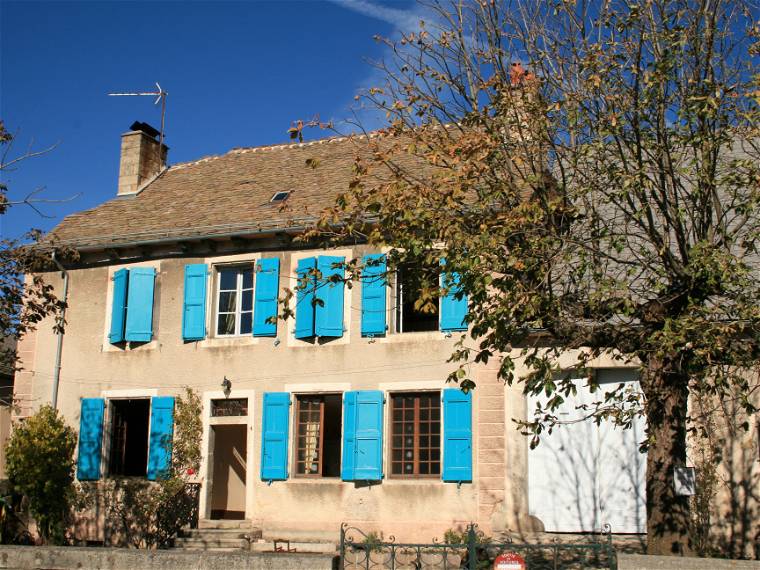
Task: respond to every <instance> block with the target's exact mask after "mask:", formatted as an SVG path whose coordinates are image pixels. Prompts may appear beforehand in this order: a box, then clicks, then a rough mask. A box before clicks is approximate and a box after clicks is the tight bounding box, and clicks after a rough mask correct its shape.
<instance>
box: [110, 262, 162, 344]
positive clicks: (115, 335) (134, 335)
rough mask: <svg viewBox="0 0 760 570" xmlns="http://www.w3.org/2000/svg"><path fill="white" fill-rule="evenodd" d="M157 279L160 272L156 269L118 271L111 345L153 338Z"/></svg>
mask: <svg viewBox="0 0 760 570" xmlns="http://www.w3.org/2000/svg"><path fill="white" fill-rule="evenodd" d="M155 280H156V270H155V269H154V268H153V267H133V268H132V269H119V270H117V271H115V272H114V274H113V291H112V292H113V298H112V301H111V326H110V330H109V333H108V341H109V342H110V343H112V344H117V343H121V342H124V341H129V342H149V341H150V340H151V338H153V293H154V288H155Z"/></svg>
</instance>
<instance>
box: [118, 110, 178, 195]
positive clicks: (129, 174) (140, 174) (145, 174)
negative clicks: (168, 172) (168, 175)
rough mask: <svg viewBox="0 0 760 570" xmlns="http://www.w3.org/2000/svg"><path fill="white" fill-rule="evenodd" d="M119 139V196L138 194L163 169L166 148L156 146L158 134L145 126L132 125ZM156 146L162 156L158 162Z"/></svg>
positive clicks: (140, 124)
mask: <svg viewBox="0 0 760 570" xmlns="http://www.w3.org/2000/svg"><path fill="white" fill-rule="evenodd" d="M129 129H130V130H129V131H128V132H126V133H124V134H123V135H121V159H120V160H119V189H118V191H117V193H116V194H117V195H118V196H126V195H130V194H137V192H139V191H140V190H142V188H143V187H144V186H145V185H146V184H147V183H148V182H150V181H151V180H153V179H154V178H155V177H156V176H157V175H158V174H159V173H160V172H161V171H162V170H163V169H164V167H165V166H166V153H167V151H168V150H169V149H168V147H167V146H166V145H161V143H160V142H159V135H160V133H159V131H157V130H156V129H154V128H153V127H151V126H150V125H149V124H147V123H141V122H138V121H135V122H134V123H132V126H131V127H130V128H129ZM159 145H161V147H162V148H161V156H160V158H159V150H158V148H159Z"/></svg>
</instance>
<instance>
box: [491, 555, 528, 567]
mask: <svg viewBox="0 0 760 570" xmlns="http://www.w3.org/2000/svg"><path fill="white" fill-rule="evenodd" d="M527 568H528V567H527V566H526V565H525V560H524V559H523V557H522V556H519V555H517V554H515V553H514V552H505V553H504V554H499V555H498V556H497V557H496V560H494V561H493V570H527Z"/></svg>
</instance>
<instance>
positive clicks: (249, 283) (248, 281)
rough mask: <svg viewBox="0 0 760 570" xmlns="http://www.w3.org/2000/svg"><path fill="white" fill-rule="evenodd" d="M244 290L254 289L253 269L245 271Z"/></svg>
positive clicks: (243, 272) (243, 271)
mask: <svg viewBox="0 0 760 570" xmlns="http://www.w3.org/2000/svg"><path fill="white" fill-rule="evenodd" d="M241 273H242V274H243V289H251V288H252V287H253V269H243V270H242V271H241Z"/></svg>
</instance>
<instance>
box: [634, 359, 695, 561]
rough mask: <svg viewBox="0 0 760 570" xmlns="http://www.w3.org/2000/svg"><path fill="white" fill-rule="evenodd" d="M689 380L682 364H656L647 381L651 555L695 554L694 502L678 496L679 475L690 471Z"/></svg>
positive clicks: (657, 361) (653, 361) (647, 373)
mask: <svg viewBox="0 0 760 570" xmlns="http://www.w3.org/2000/svg"><path fill="white" fill-rule="evenodd" d="M688 381H689V378H688V375H687V374H685V373H684V372H683V371H681V370H680V369H679V367H678V364H677V363H675V362H673V361H671V362H663V360H661V359H654V358H651V359H650V360H649V361H648V362H647V369H646V371H645V373H644V378H642V387H643V389H644V393H645V395H646V399H647V402H646V415H647V434H648V441H649V451H648V455H647V481H646V483H647V484H646V487H647V553H648V554H660V555H669V556H687V555H690V554H692V548H691V541H690V538H689V497H686V496H678V495H676V493H675V488H674V485H673V478H674V469H675V468H676V467H683V466H685V465H686V415H687V402H688V397H689V389H688Z"/></svg>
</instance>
